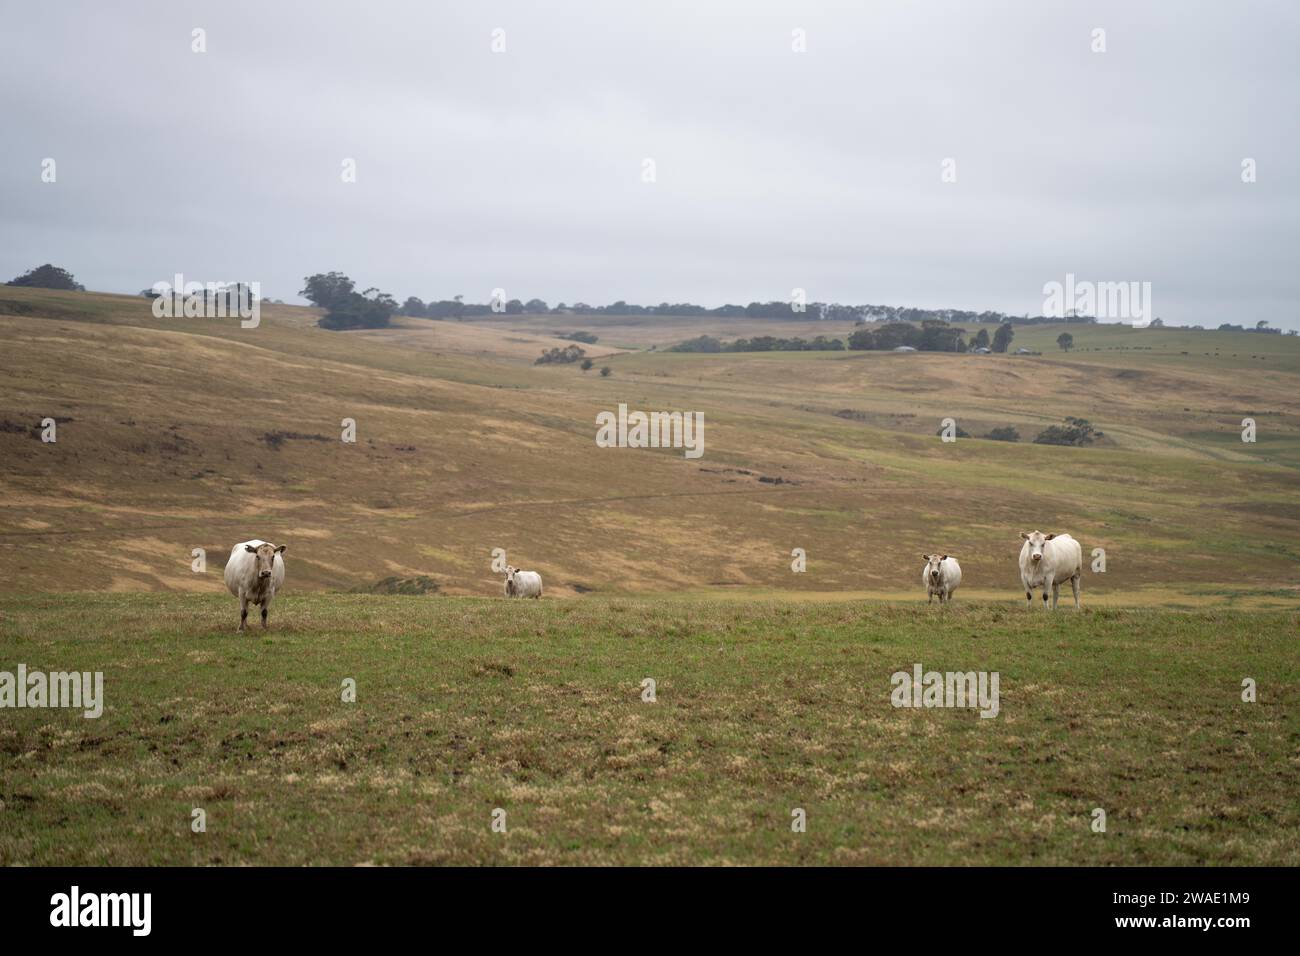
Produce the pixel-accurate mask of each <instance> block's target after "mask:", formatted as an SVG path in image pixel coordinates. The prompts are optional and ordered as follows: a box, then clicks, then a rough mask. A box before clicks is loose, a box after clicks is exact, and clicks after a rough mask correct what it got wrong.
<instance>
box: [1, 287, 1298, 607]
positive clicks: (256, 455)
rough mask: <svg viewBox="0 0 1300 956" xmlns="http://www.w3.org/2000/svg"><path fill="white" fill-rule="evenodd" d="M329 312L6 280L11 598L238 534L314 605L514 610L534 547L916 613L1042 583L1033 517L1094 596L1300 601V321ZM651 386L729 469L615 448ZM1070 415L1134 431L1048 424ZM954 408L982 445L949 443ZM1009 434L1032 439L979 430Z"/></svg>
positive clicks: (579, 562)
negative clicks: (1046, 432)
mask: <svg viewBox="0 0 1300 956" xmlns="http://www.w3.org/2000/svg"><path fill="white" fill-rule="evenodd" d="M316 318H317V314H316V313H315V312H314V311H312V310H309V309H303V308H297V307H290V306H274V305H271V306H266V307H264V308H263V313H262V323H261V325H260V327H258V328H256V329H247V330H245V329H241V328H239V327H238V324H237V322H236V321H235V320H211V319H207V320H205V319H172V320H157V319H155V318H154V317H153V316H152V314H151V312H150V310H149V304H148V302H147V301H145V300H144V299H140V298H135V297H129V296H114V295H102V294H93V293H61V292H49V291H41V290H29V289H18V288H7V287H6V288H0V335H3V339H4V352H3V359H2V360H0V361H2V363H3V377H2V378H0V456H2V457H0V462H2V464H0V588H2V589H3V590H5V591H10V592H13V591H31V590H35V591H64V590H111V591H154V590H171V591H182V590H189V591H207V592H218V591H220V590H221V589H222V584H221V580H220V573H219V569H220V567H221V565H222V563H223V562H224V559H225V555H226V553H227V552H228V551H229V548H230V545H231V544H233V543H234V542H236V541H240V540H244V539H247V538H251V537H255V536H256V537H262V538H266V539H268V540H273V541H276V542H278V543H286V544H288V546H289V551H288V554H287V557H288V559H289V583H288V586H289V587H290V588H292V589H294V590H302V591H311V590H322V589H325V590H344V591H349V590H371V589H375V588H378V589H380V590H383V589H386V588H391V587H394V586H402V587H408V588H415V589H417V590H418V589H420V588H425V589H430V588H432V587H433V586H435V585H436V587H437V590H438V593H442V594H453V595H456V594H467V595H473V594H483V595H488V594H496V593H498V591H499V586H500V579H499V578H497V577H496V576H495V575H493V574H492V572H491V570H490V562H491V552H492V549H493V548H503V549H505V550H506V552H507V554H508V556H509V559H510V561H511V562H512V563H515V564H518V565H521V566H525V567H530V568H535V569H537V570H539V571H540V572H541V573H542V574H543V576H544V577H545V579H546V582H547V595H548V597H550V596H561V597H563V596H574V595H579V594H583V593H587V592H589V591H594V592H600V593H664V592H674V593H678V594H682V595H698V594H702V593H703V594H715V595H717V594H728V593H737V594H742V595H753V594H769V595H772V594H776V595H783V596H797V597H803V598H807V599H817V598H824V597H828V596H840V597H845V596H854V595H863V594H872V595H878V596H891V597H916V596H918V592H919V585H917V583H916V579H917V578H918V575H919V572H920V565H921V561H920V555H921V554H922V553H923V552H925V551H930V550H941V551H943V552H945V553H951V554H954V555H957V556H959V557H960V559H961V561H962V566H963V569H964V571H965V582H964V591H965V596H966V597H967V598H968V599H978V598H988V599H994V598H995V599H998V600H1008V601H1015V600H1022V597H1020V596H1019V582H1018V579H1017V575H1016V567H1015V559H1016V554H1017V552H1018V548H1019V539H1018V536H1017V535H1018V532H1019V531H1020V530H1022V529H1033V528H1039V529H1043V530H1068V531H1070V532H1071V533H1073V534H1074V535H1075V537H1077V538H1078V539H1079V540H1080V542H1082V543H1083V545H1084V547H1085V551H1086V552H1090V551H1091V550H1092V549H1093V548H1104V549H1105V551H1106V557H1107V569H1106V572H1105V573H1104V574H1096V573H1091V572H1090V573H1089V574H1088V575H1087V576H1086V579H1085V583H1084V587H1085V599H1086V600H1091V601H1097V602H1101V603H1107V602H1111V603H1115V602H1119V603H1125V602H1127V603H1163V604H1172V605H1194V604H1201V603H1205V602H1207V601H1219V600H1224V599H1225V598H1226V599H1228V600H1230V601H1233V602H1243V603H1245V604H1247V605H1251V606H1255V605H1263V606H1267V605H1270V604H1274V605H1283V606H1293V605H1294V600H1295V597H1296V593H1297V585H1298V584H1300V573H1298V572H1300V498H1298V497H1297V491H1298V490H1300V471H1298V469H1300V388H1298V387H1297V386H1300V338H1296V337H1283V336H1265V335H1256V334H1245V333H1227V332H1223V333H1220V332H1202V333H1196V332H1184V331H1179V330H1172V329H1171V330H1156V329H1146V330H1134V329H1129V328H1121V327H1110V326H1104V327H1101V326H1099V327H1072V328H1071V331H1072V332H1073V334H1074V336H1075V349H1074V350H1073V351H1071V352H1070V353H1068V354H1067V353H1064V352H1061V351H1059V350H1058V349H1057V347H1056V345H1055V338H1056V335H1057V334H1058V333H1059V327H1050V326H1045V327H1040V328H1022V329H1020V330H1018V331H1017V334H1016V340H1015V343H1014V345H1015V346H1022V345H1024V346H1028V347H1030V348H1035V349H1039V350H1041V351H1042V353H1043V354H1042V355H1041V356H1033V357H1022V356H1008V355H989V356H977V355H971V354H926V353H915V354H893V353H860V352H839V353H829V352H828V353H750V354H713V355H692V354H680V353H668V352H664V351H663V349H664V348H665V347H667V346H669V345H671V344H673V343H674V342H676V341H680V340H681V339H683V338H688V337H691V336H693V335H696V334H700V333H701V332H709V333H710V334H714V335H719V336H721V337H723V338H728V339H730V338H736V337H741V336H752V335H762V334H773V335H795V334H802V335H805V336H810V335H813V334H828V335H837V336H843V335H844V334H846V332H847V331H848V329H847V328H845V327H843V326H841V325H834V327H832V324H831V323H825V324H824V325H818V326H816V327H809V324H808V323H793V322H765V321H761V320H748V321H727V320H715V319H710V320H707V321H696V320H692V319H676V320H667V321H662V320H661V321H660V322H658V323H657V324H656V323H654V322H649V321H647V320H646V319H644V318H627V319H619V318H618V317H576V316H545V317H536V318H535V317H524V316H519V317H515V316H511V317H504V316H503V317H501V318H500V319H495V320H493V321H484V322H468V323H451V322H434V321H425V320H411V319H399V320H397V322H396V326H395V327H394V328H392V329H387V330H382V331H372V332H328V331H324V330H321V329H319V328H317V327H316V326H315V320H316ZM577 329H581V330H585V331H589V332H592V333H594V334H596V335H597V336H598V337H599V341H598V342H597V343H596V344H595V345H591V346H586V348H588V351H589V354H590V355H591V356H592V357H593V358H595V359H596V368H594V369H592V370H591V371H587V372H584V371H582V370H580V369H579V368H578V367H577V366H576V365H565V366H536V365H534V364H532V362H533V359H534V358H535V357H536V356H537V355H538V354H539V353H540V351H541V350H542V349H544V348H550V347H553V346H555V345H562V344H567V343H566V342H565V341H564V340H563V339H561V338H558V337H557V336H558V335H559V334H563V333H566V332H570V331H574V330H577ZM651 345H653V346H656V348H655V349H654V350H651V349H650V346H651ZM604 365H607V366H609V367H610V369H611V374H610V375H609V376H608V377H602V376H601V375H600V374H599V368H600V366H604ZM620 402H624V403H627V404H628V405H629V406H630V407H631V408H633V409H642V410H647V411H651V410H681V411H701V412H703V413H704V415H705V420H706V423H707V424H706V432H705V453H704V456H703V457H702V458H700V459H698V460H691V459H687V458H686V457H684V455H683V454H682V452H681V451H680V450H674V449H655V450H638V449H615V448H598V447H597V446H596V444H595V441H594V437H595V431H596V425H595V419H596V415H597V413H598V412H600V411H602V410H607V409H610V410H612V409H614V408H616V407H617V405H618V404H619V403H620ZM1067 415H1073V416H1079V417H1082V418H1086V419H1088V420H1090V421H1091V422H1092V423H1093V424H1094V425H1095V426H1096V427H1097V428H1099V429H1100V430H1101V431H1102V432H1104V434H1105V437H1104V439H1102V441H1100V442H1099V443H1097V444H1096V445H1094V446H1091V447H1087V448H1071V447H1058V446H1046V445H1036V444H1033V443H1031V442H1030V441H1029V439H1031V438H1032V437H1033V436H1034V435H1035V434H1037V433H1038V431H1040V430H1041V429H1042V428H1044V427H1046V426H1047V425H1050V424H1053V423H1058V422H1059V421H1060V420H1061V419H1063V418H1064V417H1065V416H1067ZM47 417H48V418H55V419H56V420H57V422H58V425H57V429H58V431H57V441H56V442H54V443H44V442H42V441H41V440H40V438H39V434H38V432H39V429H38V428H37V427H36V426H38V425H39V423H40V421H41V420H42V419H44V418H47ZM945 417H951V418H954V419H955V420H956V421H957V423H958V425H959V426H960V427H961V428H962V429H963V430H964V431H966V432H968V433H969V434H970V435H971V436H976V437H970V438H961V439H959V440H958V441H957V442H955V443H951V444H948V443H944V442H941V441H940V440H939V438H938V437H937V435H936V432H937V430H938V428H939V425H940V421H941V420H942V419H943V418H945ZM1244 417H1252V418H1254V419H1255V420H1256V422H1257V428H1258V441H1257V442H1255V443H1253V444H1247V443H1243V442H1242V441H1241V430H1242V426H1241V422H1242V419H1243V418H1244ZM345 418H351V419H354V420H355V421H356V427H357V441H356V443H355V444H348V443H344V442H343V441H341V440H340V435H341V431H342V426H341V422H342V420H343V419H345ZM1008 425H1010V426H1015V427H1016V428H1017V429H1018V430H1019V432H1020V434H1021V435H1022V437H1023V439H1024V440H1022V441H1021V442H1019V443H1010V442H996V441H987V440H983V439H982V438H980V437H978V436H982V435H984V434H986V433H987V432H988V431H989V430H990V429H991V428H994V427H998V426H1008ZM194 548H204V549H206V552H207V555H208V559H209V568H208V571H207V573H205V574H196V573H194V572H192V571H191V560H192V559H191V551H192V549H194ZM795 548H803V549H804V550H805V551H806V553H807V571H806V572H805V573H802V574H796V573H794V572H792V571H791V567H790V565H791V560H792V558H791V551H792V550H793V549H795ZM393 579H396V581H397V582H402V581H405V582H407V584H405V585H400V584H397V585H395V584H394V581H393Z"/></svg>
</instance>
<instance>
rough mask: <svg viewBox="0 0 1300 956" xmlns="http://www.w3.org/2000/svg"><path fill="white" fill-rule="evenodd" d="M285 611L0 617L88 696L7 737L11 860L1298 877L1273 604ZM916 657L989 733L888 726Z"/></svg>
mask: <svg viewBox="0 0 1300 956" xmlns="http://www.w3.org/2000/svg"><path fill="white" fill-rule="evenodd" d="M276 606H277V609H278V610H277V616H276V620H275V622H274V625H273V629H272V630H271V631H270V632H269V633H267V634H263V633H262V632H261V631H260V630H257V631H254V632H251V633H247V634H243V635H240V634H236V633H235V632H234V631H233V629H232V628H231V627H230V613H229V612H230V607H229V599H228V598H221V597H218V596H206V595H183V594H130V595H125V594H78V595H64V596H47V595H30V596H9V597H4V598H0V659H3V660H4V661H6V662H14V661H24V662H26V663H27V664H28V665H29V667H32V668H43V669H57V668H58V667H60V666H65V665H66V664H67V662H69V661H76V663H77V666H78V667H80V668H82V669H89V670H101V671H103V672H104V675H105V677H104V696H105V699H106V702H105V710H104V715H103V716H102V717H101V718H100V719H98V720H86V719H84V718H83V717H82V716H81V715H80V714H79V713H77V714H74V713H70V712H67V711H48V710H47V711H33V710H18V711H7V712H5V714H4V722H3V724H0V800H3V809H0V821H2V824H0V864H15V863H26V864H32V863H35V864H55V863H59V864H81V863H87V864H102V863H112V864H161V863H172V864H234V863H265V864H291V865H296V864H339V865H349V864H357V863H392V864H402V863H411V864H422V863H449V864H471V863H475V864H477V863H489V864H490V863H498V864H525V863H526V864H585V863H647V864H683V863H715V864H725V863H747V864H776V863H820V864H886V863H890V864H943V863H953V864H1009V863H1016V864H1019V863H1037V864H1067V863H1070V864H1077V863H1087V864H1213V865H1221V864H1263V865H1295V864H1296V863H1298V862H1300V805H1298V804H1297V802H1296V800H1295V794H1296V792H1297V787H1298V785H1300V773H1298V771H1297V764H1296V761H1295V750H1294V748H1295V739H1296V733H1297V724H1296V716H1295V711H1294V702H1295V700H1296V699H1297V693H1298V692H1300V659H1298V658H1297V655H1296V654H1295V653H1294V642H1295V633H1296V625H1297V616H1296V612H1295V611H1294V610H1288V611H1252V612H1242V611H1225V610H1221V609H1205V610H1194V611H1169V610H1164V609H1119V608H1104V609H1103V608H1092V609H1086V610H1085V611H1084V613H1083V614H1080V615H1075V614H1073V613H1070V614H1057V615H1056V616H1055V617H1049V616H1047V615H1043V614H1033V615H1030V614H1026V613H1025V612H1024V610H1023V608H1021V607H1019V606H1017V605H1016V603H1015V601H1014V595H1013V596H1012V598H1011V599H1009V600H1008V601H1007V602H1006V603H1005V604H992V603H988V602H981V601H975V600H971V599H969V598H968V599H967V600H965V601H963V602H962V603H961V604H959V605H958V606H956V607H955V608H953V609H951V610H952V613H949V614H935V613H933V610H934V609H927V608H926V607H925V606H924V604H917V603H909V604H906V605H904V604H890V603H883V604H870V605H867V604H863V603H859V602H844V601H840V602H813V601H806V602H776V601H767V600H760V601H757V602H745V603H741V602H734V601H712V600H698V601H697V600H681V599H664V598H657V599H654V600H643V599H604V598H587V599H584V600H581V601H541V602H534V601H524V602H519V601H504V600H501V599H494V600H490V599H474V598H438V597H434V598H422V597H379V596H373V595H344V594H319V593H318V594H302V593H300V592H297V593H296V592H294V591H293V590H292V589H290V590H288V591H286V593H285V594H284V595H282V596H281V597H280V598H277V602H276ZM916 663H921V664H922V665H923V666H924V667H925V668H926V669H927V670H929V669H934V670H939V671H968V670H989V671H997V672H998V673H999V674H1000V675H1001V681H1000V686H1001V690H1000V693H1001V705H1000V712H999V714H998V716H997V717H996V718H994V719H981V718H980V717H979V716H978V714H977V713H976V712H975V711H974V710H946V709H925V710H913V709H896V708H894V707H892V706H891V704H890V691H891V685H890V677H891V674H893V673H894V672H896V671H899V670H908V671H910V670H911V669H912V667H913V665H914V664H916ZM1247 676H1249V677H1252V678H1254V679H1255V680H1256V682H1257V685H1258V688H1259V698H1258V702H1257V703H1254V704H1247V703H1243V702H1242V700H1241V680H1242V678H1243V677H1247ZM346 677H351V678H353V679H354V680H355V681H356V687H357V699H356V702H355V703H351V704H348V703H343V702H342V701H341V699H340V698H341V694H340V686H341V682H342V680H343V679H344V678H346ZM646 677H651V678H653V679H654V680H655V681H656V684H657V691H656V698H657V699H656V702H655V703H653V704H649V703H643V702H642V700H641V689H640V683H641V681H642V680H643V679H644V678H646ZM195 807H202V808H203V809H204V810H205V811H206V814H207V827H208V829H207V832H206V833H204V834H194V833H191V832H190V819H191V812H192V810H193V808H195ZM497 807H501V808H504V809H505V810H506V811H507V832H506V833H504V834H500V833H493V832H492V831H491V829H490V816H491V813H492V810H493V809H494V808H497ZM796 807H802V808H804V809H805V810H806V811H807V819H808V829H807V832H806V833H802V834H796V833H792V832H791V829H790V821H791V816H790V814H791V810H792V809H793V808H796ZM1095 807H1102V808H1104V809H1105V810H1106V813H1107V832H1106V833H1104V834H1097V833H1093V832H1092V831H1091V829H1090V822H1091V816H1090V815H1091V813H1092V811H1093V809H1094V808H1095Z"/></svg>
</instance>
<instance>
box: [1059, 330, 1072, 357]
mask: <svg viewBox="0 0 1300 956" xmlns="http://www.w3.org/2000/svg"><path fill="white" fill-rule="evenodd" d="M1056 344H1057V345H1059V346H1060V347H1061V349H1062V350H1063V351H1066V352H1068V351H1070V347H1071V346H1072V345H1074V336H1073V335H1071V334H1070V333H1069V332H1062V333H1061V334H1060V335H1058V336H1057V337H1056Z"/></svg>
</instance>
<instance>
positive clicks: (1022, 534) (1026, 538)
mask: <svg viewBox="0 0 1300 956" xmlns="http://www.w3.org/2000/svg"><path fill="white" fill-rule="evenodd" d="M1020 537H1022V538H1024V539H1025V540H1026V541H1028V540H1029V535H1027V534H1025V533H1024V532H1023V531H1022V532H1020Z"/></svg>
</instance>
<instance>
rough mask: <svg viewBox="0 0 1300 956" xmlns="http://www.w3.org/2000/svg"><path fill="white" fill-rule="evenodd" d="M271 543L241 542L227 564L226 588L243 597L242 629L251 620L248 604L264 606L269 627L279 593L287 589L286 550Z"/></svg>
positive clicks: (241, 610) (264, 618)
mask: <svg viewBox="0 0 1300 956" xmlns="http://www.w3.org/2000/svg"><path fill="white" fill-rule="evenodd" d="M286 547H287V545H283V544H282V545H280V546H279V547H278V548H277V547H276V546H275V545H273V544H267V543H266V542H265V541H263V540H262V539H261V538H254V539H253V540H252V541H241V542H240V543H239V544H237V545H235V546H234V547H233V548H231V549H230V560H228V561H227V562H226V587H227V588H229V589H230V593H231V594H233V595H234V596H235V597H237V598H239V630H241V631H242V630H243V629H244V622H245V621H246V620H247V619H248V605H250V604H260V605H261V606H262V627H264V628H265V627H269V626H270V625H269V623H268V616H269V614H270V611H271V602H272V601H274V600H275V592H276V591H278V590H280V588H281V587H283V586H284V558H282V557H281V555H282V554H284V549H285V548H286Z"/></svg>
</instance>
